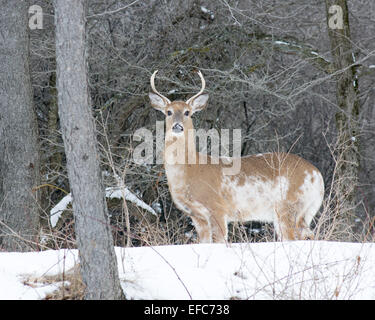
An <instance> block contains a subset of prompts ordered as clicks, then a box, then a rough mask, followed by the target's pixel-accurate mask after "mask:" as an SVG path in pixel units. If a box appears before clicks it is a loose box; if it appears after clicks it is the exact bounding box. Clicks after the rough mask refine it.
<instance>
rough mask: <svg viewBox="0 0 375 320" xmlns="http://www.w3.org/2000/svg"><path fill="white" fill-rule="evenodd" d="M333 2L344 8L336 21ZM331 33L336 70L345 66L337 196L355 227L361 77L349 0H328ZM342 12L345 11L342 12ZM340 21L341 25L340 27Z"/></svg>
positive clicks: (340, 84)
mask: <svg viewBox="0 0 375 320" xmlns="http://www.w3.org/2000/svg"><path fill="white" fill-rule="evenodd" d="M332 6H339V8H341V10H342V12H338V11H337V10H336V14H337V19H342V21H341V22H342V23H341V22H340V21H335V22H336V27H337V28H333V26H334V24H333V23H332V20H331V23H330V22H329V21H330V20H329V19H330V18H331V19H333V18H332V12H334V11H335V10H334V9H333V10H332V9H331V10H332V11H331V13H330V12H329V10H330V8H333V7H332ZM326 12H327V25H328V35H329V39H330V43H331V54H332V57H333V64H334V68H335V71H338V70H342V71H341V72H340V73H339V75H338V76H337V79H336V99H337V105H338V109H339V110H338V112H337V113H336V128H337V134H338V141H337V145H338V147H337V153H336V155H337V171H336V172H337V181H336V186H337V193H338V195H337V199H338V201H339V202H340V203H339V206H338V208H339V212H338V214H340V215H341V216H344V218H345V222H346V223H347V224H348V225H349V226H350V227H351V228H352V227H353V226H354V224H355V222H354V219H355V217H356V216H355V207H356V196H355V191H356V187H357V186H358V174H359V165H360V155H359V145H360V141H359V139H360V137H359V122H358V120H359V119H358V118H359V111H360V110H359V109H360V104H359V100H358V78H357V75H356V67H355V66H354V64H355V57H354V52H353V47H352V41H351V37H350V26H349V12H348V5H347V1H346V0H326ZM341 13H342V15H341ZM340 24H341V27H342V28H340Z"/></svg>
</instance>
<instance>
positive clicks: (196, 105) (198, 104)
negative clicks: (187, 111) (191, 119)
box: [189, 93, 209, 114]
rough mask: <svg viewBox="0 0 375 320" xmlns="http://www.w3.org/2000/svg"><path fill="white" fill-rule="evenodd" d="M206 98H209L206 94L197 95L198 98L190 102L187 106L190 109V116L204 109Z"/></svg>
mask: <svg viewBox="0 0 375 320" xmlns="http://www.w3.org/2000/svg"><path fill="white" fill-rule="evenodd" d="M208 98H209V96H208V94H207V93H203V94H201V95H199V96H198V97H196V98H194V99H193V100H192V101H190V102H189V105H190V107H191V111H192V114H193V113H195V112H198V111H201V110H202V109H204V108H205V107H206V105H207V102H208Z"/></svg>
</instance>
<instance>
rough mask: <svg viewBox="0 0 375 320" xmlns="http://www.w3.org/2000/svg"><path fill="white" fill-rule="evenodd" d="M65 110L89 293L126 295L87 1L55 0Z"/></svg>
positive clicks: (69, 164)
mask: <svg viewBox="0 0 375 320" xmlns="http://www.w3.org/2000/svg"><path fill="white" fill-rule="evenodd" d="M54 6H55V25H56V61H57V90H58V105H59V116H60V122H61V129H62V135H63V140H64V146H65V152H66V158H67V169H68V176H69V181H70V188H71V193H72V196H73V212H74V218H75V230H76V235H77V245H78V249H79V255H80V265H81V275H82V279H83V282H84V283H85V285H86V292H85V297H86V299H121V298H123V297H124V296H123V292H122V289H121V285H120V281H119V277H118V269H117V260H116V255H115V252H114V247H113V239H112V235H111V231H110V225H109V218H108V214H107V205H106V201H105V194H104V189H103V185H102V179H101V173H100V167H99V154H98V150H97V141H96V136H95V124H94V119H93V117H92V115H91V109H90V100H89V93H88V79H87V68H86V41H85V40H86V36H85V1H84V0H55V1H54Z"/></svg>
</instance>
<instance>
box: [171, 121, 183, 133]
mask: <svg viewBox="0 0 375 320" xmlns="http://www.w3.org/2000/svg"><path fill="white" fill-rule="evenodd" d="M172 131H173V132H174V133H180V132H182V131H184V127H183V126H182V124H181V123H178V122H177V123H175V124H174V125H173V127H172Z"/></svg>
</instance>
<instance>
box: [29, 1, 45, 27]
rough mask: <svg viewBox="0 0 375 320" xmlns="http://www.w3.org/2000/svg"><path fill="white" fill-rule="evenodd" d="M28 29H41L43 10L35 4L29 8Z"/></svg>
mask: <svg viewBox="0 0 375 320" xmlns="http://www.w3.org/2000/svg"><path fill="white" fill-rule="evenodd" d="M29 28H30V29H31V30H35V29H43V9H42V7H41V6H38V5H36V4H34V5H32V6H30V7H29Z"/></svg>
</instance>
